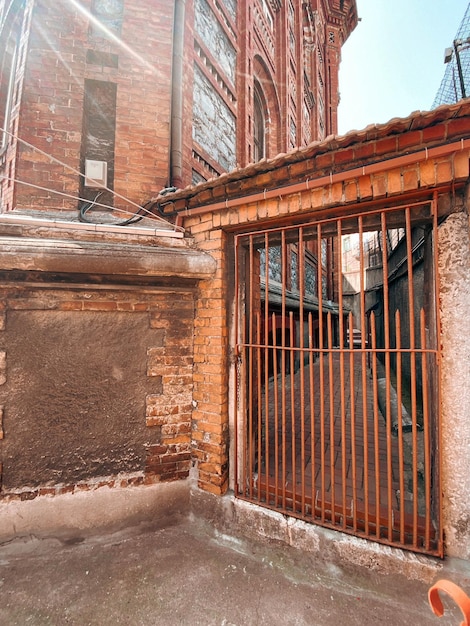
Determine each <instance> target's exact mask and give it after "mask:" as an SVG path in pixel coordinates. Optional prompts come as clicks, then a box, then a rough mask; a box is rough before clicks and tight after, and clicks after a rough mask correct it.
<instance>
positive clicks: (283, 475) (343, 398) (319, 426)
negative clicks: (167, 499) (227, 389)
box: [235, 201, 442, 554]
mask: <svg viewBox="0 0 470 626" xmlns="http://www.w3.org/2000/svg"><path fill="white" fill-rule="evenodd" d="M418 204H419V206H423V205H429V201H426V202H423V203H418ZM410 207H411V205H409V206H407V207H405V208H404V209H401V213H400V215H401V224H403V223H404V226H405V228H404V230H405V234H406V248H407V249H406V254H407V260H406V261H405V263H406V267H407V271H406V272H405V273H404V275H406V278H407V280H408V285H409V286H408V297H407V305H408V310H409V325H410V344H409V345H402V344H403V340H402V330H401V328H402V318H401V315H400V312H399V311H398V310H397V311H395V315H394V326H395V328H394V330H393V332H392V311H391V310H390V306H391V302H392V300H391V297H390V296H389V267H388V254H387V250H386V248H385V247H384V248H383V251H382V266H383V267H382V275H383V321H384V329H383V330H384V337H383V344H378V342H377V336H378V335H377V324H376V317H375V313H374V312H373V311H370V310H366V306H367V304H368V301H367V300H366V291H367V285H366V283H365V270H366V262H365V243H366V239H365V233H366V228H368V229H370V226H371V223H370V222H368V221H367V222H365V220H367V215H368V214H367V213H361V214H359V215H356V216H352V217H349V216H348V217H347V218H341V219H336V220H333V219H331V220H329V221H330V223H331V222H335V227H336V232H335V234H334V236H335V237H336V248H334V247H333V248H332V249H333V251H334V264H335V265H336V267H337V268H341V267H342V256H341V239H342V236H343V234H344V229H343V219H347V220H348V227H347V228H348V231H347V232H348V233H350V232H351V230H350V229H351V223H352V219H355V220H356V225H357V231H358V233H357V234H358V238H359V263H358V265H359V283H360V285H359V294H358V302H359V304H358V309H359V311H358V321H359V324H358V326H359V327H360V346H359V347H358V346H357V345H356V346H355V345H354V330H355V323H354V319H355V318H354V315H353V313H352V312H348V313H347V318H346V317H345V316H346V313H345V311H344V300H343V298H344V296H343V284H342V277H341V276H337V277H335V278H334V279H333V282H334V285H333V289H334V292H335V294H336V300H337V302H336V305H335V306H336V310H335V314H334V315H335V317H333V314H332V310H331V302H329V301H327V300H328V298H330V297H331V295H330V293H329V291H325V292H323V281H324V279H325V268H324V267H323V263H322V243H323V246H324V245H325V244H324V242H327V245H328V246H329V245H330V244H329V243H328V241H329V240H328V238H330V237H332V236H333V235H332V232H333V231H331V229H329V230H324V224H325V223H326V220H323V221H322V220H319V221H317V222H316V223H313V224H312V223H310V224H309V225H308V226H305V227H304V226H301V227H299V226H297V231H295V230H294V229H295V227H292V226H286V227H283V228H280V229H278V233H280V236H276V237H275V238H274V239H273V240H271V238H270V232H271V231H269V230H266V231H264V233H260V232H256V233H252V234H250V236H249V237H247V238H246V239H245V240H243V239H241V238H239V236H236V238H235V242H236V259H237V264H236V295H237V298H238V301H239V302H240V303H241V304H242V306H241V307H236V312H235V325H236V333H237V337H238V338H239V339H238V341H237V348H236V353H235V354H236V355H237V358H239V357H242V358H241V361H239V362H238V367H237V368H236V371H235V379H236V384H237V387H238V386H239V387H240V390H241V394H240V395H239V394H238V393H237V398H236V412H235V420H236V422H235V423H236V428H235V433H236V436H237V439H238V443H237V451H238V452H237V454H236V464H237V465H236V467H239V466H241V473H240V475H241V485H240V486H239V488H238V489H237V491H238V492H239V494H241V497H244V498H246V499H248V500H249V501H254V502H258V503H260V504H266V505H268V506H270V507H274V508H275V509H276V510H278V511H282V512H286V513H287V514H291V515H293V516H296V517H300V518H301V519H311V520H318V521H319V522H320V523H322V524H323V525H325V526H327V527H333V528H340V529H342V530H344V531H345V532H353V533H354V534H357V535H358V536H364V537H369V538H373V539H375V540H378V541H380V542H382V543H387V544H389V545H399V546H403V547H405V548H411V549H414V550H415V551H417V552H420V551H422V552H426V553H433V554H436V552H440V550H441V549H442V529H441V527H440V524H439V519H440V517H439V515H438V516H437V521H438V531H437V534H436V533H435V532H434V529H433V525H432V524H433V521H434V518H433V517H432V512H434V511H435V507H436V504H435V502H436V503H437V506H438V507H439V512H440V507H441V506H442V504H441V501H440V499H439V498H438V499H437V500H434V496H435V491H437V492H438V491H439V490H438V489H436V490H434V488H433V487H432V485H433V482H434V481H435V480H436V478H435V476H434V473H433V467H434V465H433V463H431V458H432V457H431V454H432V453H435V454H436V455H437V456H438V461H439V462H440V458H439V455H438V450H437V452H434V451H435V450H436V448H435V447H434V446H435V440H436V438H438V437H439V435H440V431H439V421H438V420H439V415H438V413H437V415H436V414H435V412H434V406H432V407H431V405H430V402H429V397H428V393H430V392H429V391H428V389H429V385H430V383H429V380H430V368H431V374H433V373H434V367H436V368H437V370H438V368H439V364H440V353H439V346H438V345H436V346H433V345H428V344H427V335H426V334H425V329H426V323H429V322H428V321H427V320H426V315H425V312H424V310H422V311H420V313H419V323H418V322H415V316H414V313H413V306H412V305H413V303H414V290H413V280H414V275H413V274H414V260H413V256H412V255H413V252H414V250H413V245H412V237H411V236H412V233H413V228H414V224H415V221H413V220H414V218H413V216H412V213H411V208H410ZM431 210H432V212H433V213H432V218H433V236H434V241H433V243H434V251H433V252H434V270H436V263H437V256H436V254H437V253H436V241H437V205H436V203H435V202H434V203H433V205H432V207H431ZM398 213H399V211H395V215H397V216H398ZM375 214H376V215H378V216H380V232H381V235H382V240H383V241H384V242H386V239H387V235H388V234H389V231H391V230H393V229H394V228H397V224H398V223H399V222H398V220H397V219H395V216H392V210H391V209H387V210H382V211H376V212H375ZM389 215H390V224H389V222H388V219H387V218H388V216H389ZM403 215H404V218H403ZM421 217H422V216H421V214H420V219H421ZM374 219H375V218H374ZM425 219H428V218H427V216H426V217H425ZM304 228H305V229H308V234H307V235H305V233H304ZM312 228H313V229H314V230H313V231H312ZM400 228H401V226H400ZM295 233H296V236H297V239H295V238H294V237H293V235H294V234H295ZM313 233H315V234H316V237H315V239H314V240H313V241H311V237H312V234H313ZM260 235H262V240H260ZM245 236H246V235H245ZM240 237H241V236H240ZM244 241H246V242H247V245H246V246H245V245H244ZM260 241H261V244H260ZM307 241H308V244H306V242H307ZM272 246H275V247H276V250H280V257H281V259H280V263H281V272H280V278H279V279H278V278H275V279H274V278H273V280H271V277H270V267H269V263H270V250H272ZM307 247H308V249H309V254H310V255H313V258H314V261H313V266H312V267H314V268H315V269H314V272H315V274H316V286H317V305H315V309H314V312H312V309H311V308H310V307H312V300H311V296H309V298H310V299H309V300H306V298H307V294H306V291H305V290H306V249H307ZM260 248H261V249H262V248H264V257H265V265H264V272H265V273H264V303H263V301H262V289H263V284H262V280H261V276H260V275H259V274H260V272H259V269H260V258H259V250H260ZM244 250H245V251H247V253H246V256H245V259H246V261H245V262H243V254H244V252H243V251H244ZM330 250H331V248H328V254H330ZM315 251H316V260H315ZM295 254H296V255H297V256H294V255H295ZM309 262H310V263H312V260H310V261H309ZM291 268H294V269H295V270H296V276H295V282H292V283H291V281H294V275H293V274H291V271H292V270H291ZM278 269H279V268H278ZM275 280H280V283H275ZM436 280H437V276H436ZM329 281H330V279H329V278H328V290H329V288H330V286H329V285H330V282H329ZM436 284H437V283H435V285H436ZM273 285H274V291H272V289H273ZM276 289H277V290H278V291H276ZM436 291H437V289H436ZM294 292H295V293H297V296H296V297H297V305H295V308H294V309H293V308H292V307H293V305H292V302H293V295H292V294H293V293H294ZM243 293H245V294H246V296H244V295H243ZM276 293H277V294H279V295H280V297H279V299H278V300H276V301H275V304H274V308H275V310H277V313H275V312H272V311H271V310H270V309H271V306H273V305H272V304H271V302H272V301H271V297H274V296H272V294H276ZM307 302H308V304H307ZM435 304H436V313H435V315H436V318H437V319H438V313H439V311H438V308H437V301H436V299H435ZM278 305H279V306H278ZM263 306H264V310H262V309H261V307H263ZM307 306H308V307H309V309H310V310H307V308H306V307H307ZM346 308H347V307H346ZM416 315H418V314H416ZM432 321H434V320H432ZM416 324H419V325H418V331H416ZM346 329H347V330H346ZM276 330H277V331H278V332H277V333H276ZM307 333H308V342H307V341H306V335H307ZM276 335H277V336H276ZM347 335H348V336H349V342H348V343H347V344H345V337H346V336H347ZM416 337H417V338H418V342H419V343H418V345H416ZM316 338H318V341H317V339H316ZM367 338H368V339H367ZM270 344H271V345H270ZM404 355H407V356H406V358H407V359H409V361H410V363H411V370H412V371H411V388H412V393H411V405H412V406H411V413H412V424H413V430H412V459H411V461H412V470H411V476H412V482H413V487H412V493H413V502H412V503H410V505H411V507H410V509H407V508H406V507H407V501H406V498H405V496H406V490H407V489H406V486H407V485H406V482H405V479H406V476H405V464H406V462H407V459H406V458H405V448H404V437H403V434H404V433H403V426H402V417H403V415H402V401H403V400H402V397H403V384H404V383H403V358H404ZM379 357H380V358H381V359H382V358H383V359H384V364H385V381H386V385H385V409H384V410H383V412H384V418H385V420H384V422H385V425H384V427H383V426H381V425H379V422H380V409H379V400H378V390H377V371H378V370H377V367H378V361H377V359H378V358H379ZM392 364H393V373H392ZM419 364H421V380H420V383H421V384H422V390H423V392H422V405H423V406H422V413H423V435H422V437H423V448H424V464H423V467H424V473H423V476H424V490H425V495H424V505H423V501H422V500H419V498H418V496H419V495H420V493H421V492H419V493H418V456H417V453H418V420H417V401H418V399H417V383H418V381H417V371H418V369H417V368H418V365H419ZM368 367H370V369H371V373H372V376H371V378H370V380H369V372H368ZM271 371H272V379H271V377H270V373H271ZM437 379H438V380H439V377H437ZM392 384H393V385H394V386H396V390H393V391H394V393H395V392H396V396H397V407H396V409H395V408H393V420H395V417H397V424H396V425H395V422H394V421H393V424H394V428H395V431H393V428H392V397H391V390H392ZM279 387H280V388H279ZM370 389H371V390H372V391H370ZM289 394H290V395H289ZM356 394H358V395H357V397H356ZM263 400H264V401H263ZM307 401H308V402H309V405H310V407H309V411H308V412H307V410H306V402H307ZM420 408H421V406H420ZM432 419H436V420H437V424H438V427H437V428H438V430H437V435H436V434H434V431H433V430H432V429H431V421H432ZM243 426H245V428H246V435H245V437H243V436H241V432H242V431H241V429H242V428H243ZM392 432H394V433H395V435H396V437H397V438H396V439H393V440H392ZM392 443H393V445H392ZM383 445H384V446H385V448H386V450H384V447H383ZM420 445H421V440H420ZM328 446H329V448H328ZM395 450H397V452H394V451H395ZM360 472H362V473H363V475H362V476H361V475H360ZM235 476H237V477H238V471H237V470H236V473H235ZM361 479H363V484H361ZM437 479H438V476H437ZM237 481H240V479H239V478H237ZM238 484H239V482H237V485H238ZM434 484H435V483H434ZM395 490H396V491H397V492H398V493H396V494H395ZM411 508H412V509H413V510H412V514H411V515H410V514H409V511H411ZM423 511H424V512H423ZM423 519H424V521H423ZM437 543H438V547H437V548H436V545H437Z"/></svg>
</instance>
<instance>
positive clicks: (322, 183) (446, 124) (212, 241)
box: [173, 104, 470, 493]
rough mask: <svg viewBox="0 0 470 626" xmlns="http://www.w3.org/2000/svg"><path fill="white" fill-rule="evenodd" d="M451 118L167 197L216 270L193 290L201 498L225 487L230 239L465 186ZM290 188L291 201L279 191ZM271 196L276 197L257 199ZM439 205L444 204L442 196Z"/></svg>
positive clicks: (331, 146) (469, 111)
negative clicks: (363, 204) (204, 492)
mask: <svg viewBox="0 0 470 626" xmlns="http://www.w3.org/2000/svg"><path fill="white" fill-rule="evenodd" d="M456 110H458V111H459V113H460V115H461V116H462V117H453V116H451V115H449V116H448V117H446V119H445V120H444V121H442V122H441V123H433V124H429V119H428V118H423V120H421V119H420V118H417V119H416V120H414V121H413V126H414V127H416V128H415V130H412V131H411V132H408V129H409V127H410V121H409V120H403V121H398V122H396V124H395V125H391V127H390V129H389V128H388V127H387V130H386V131H385V130H382V131H381V129H380V128H377V127H371V128H369V129H366V130H365V131H363V132H362V133H359V134H355V135H353V136H345V137H343V138H338V140H336V139H335V138H331V139H330V141H329V142H328V143H323V144H313V145H312V146H311V147H309V148H307V149H305V150H302V151H296V152H292V153H289V154H288V155H280V156H279V157H278V158H277V159H273V160H272V161H268V162H267V163H261V164H257V165H254V166H250V167H248V168H245V169H244V170H240V171H239V172H234V173H233V174H231V175H227V176H222V177H220V178H219V179H217V180H216V181H212V182H210V183H208V184H206V185H204V184H203V185H199V186H198V187H196V188H194V189H193V190H186V191H183V192H181V193H179V194H178V193H177V194H174V196H173V199H174V206H176V208H177V209H180V210H181V215H180V222H181V223H182V224H183V225H184V227H185V228H186V229H188V231H189V232H190V233H191V234H192V235H193V237H194V241H195V243H196V245H197V246H198V247H199V248H200V249H202V250H205V251H207V252H209V253H210V254H211V255H212V256H213V257H214V259H215V260H216V261H217V272H216V274H215V276H214V278H213V279H211V280H205V281H203V282H201V283H200V297H199V299H198V302H197V309H196V320H195V337H194V346H195V354H194V378H193V380H194V399H195V401H197V408H196V409H195V410H194V412H193V433H192V439H193V446H194V455H195V459H196V460H197V461H198V469H199V486H200V487H201V488H203V489H205V490H208V491H211V492H214V493H223V492H224V491H225V490H226V489H227V486H228V463H227V459H228V456H227V453H228V432H229V412H230V410H229V406H228V402H229V374H228V372H229V369H230V363H229V361H230V359H229V357H230V352H229V350H230V342H229V332H230V329H231V328H232V325H231V323H229V319H230V315H231V302H232V298H233V293H232V291H233V288H234V284H235V282H234V276H233V263H232V262H231V246H232V245H233V244H232V243H231V242H232V240H231V236H230V233H231V232H240V231H242V232H243V231H247V230H248V231H249V230H253V229H254V230H256V229H258V228H260V226H261V225H264V226H267V225H269V224H272V225H273V226H274V225H276V224H279V221H280V220H283V219H284V220H286V219H296V220H298V219H299V217H301V218H302V219H304V220H308V219H309V216H314V215H316V214H318V213H319V212H322V214H323V215H325V212H327V211H329V210H331V211H332V213H331V214H332V215H334V216H335V217H338V216H339V215H340V214H341V213H343V214H344V215H347V212H348V206H355V207H357V205H358V204H359V203H361V202H369V201H376V202H383V201H384V200H387V199H390V198H397V199H398V198H400V201H402V199H403V197H412V196H413V194H414V193H417V192H422V191H426V190H427V191H428V193H432V190H433V189H439V190H444V189H447V190H449V189H452V188H453V185H455V184H456V183H458V182H459V183H460V184H462V183H463V182H465V181H466V180H467V179H468V177H469V159H470V145H468V143H462V142H464V139H462V137H466V136H468V133H469V132H470V106H469V105H468V104H467V105H459V106H458V107H456ZM432 115H435V116H439V113H438V114H432ZM420 124H421V127H420ZM427 124H429V125H427ZM446 144H447V147H445V148H444V149H443V150H441V148H440V146H442V145H444V146H446ZM448 144H452V148H449V147H448ZM433 148H435V151H434V152H433ZM295 183H299V185H301V187H302V189H301V190H300V191H299V190H296V191H295V193H289V192H288V191H287V192H285V193H284V192H283V191H282V186H284V185H289V184H291V185H292V184H295ZM273 189H275V190H279V193H275V192H274V193H273V194H272V196H273V197H266V192H269V191H270V190H273ZM250 194H253V196H254V197H253V198H252V199H251V198H249V196H250ZM247 196H248V198H247ZM237 198H238V200H237ZM442 200H443V202H444V203H445V202H447V200H446V199H445V194H443V196H442ZM228 202H230V203H231V204H230V205H229V204H228ZM204 205H209V206H207V207H204Z"/></svg>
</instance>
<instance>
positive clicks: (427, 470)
mask: <svg viewBox="0 0 470 626" xmlns="http://www.w3.org/2000/svg"><path fill="white" fill-rule="evenodd" d="M420 326H421V350H422V352H421V355H422V363H421V376H422V378H421V380H422V383H421V384H422V389H423V436H424V442H423V444H424V472H423V473H424V503H425V510H426V519H425V525H426V527H425V533H424V547H425V549H426V550H429V548H430V543H431V539H430V530H431V519H430V511H431V459H430V452H431V447H430V446H431V441H430V436H429V404H428V394H427V384H428V364H427V353H426V318H425V313H424V309H421V312H420Z"/></svg>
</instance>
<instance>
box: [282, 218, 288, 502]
mask: <svg viewBox="0 0 470 626" xmlns="http://www.w3.org/2000/svg"><path fill="white" fill-rule="evenodd" d="M281 272H282V274H281V275H282V286H281V292H282V293H281V301H282V304H281V310H282V315H281V331H282V336H281V409H282V508H283V509H285V508H286V487H287V484H286V483H287V449H286V448H287V438H286V427H287V423H286V422H287V416H286V408H287V399H286V283H287V250H286V231H285V230H282V232H281Z"/></svg>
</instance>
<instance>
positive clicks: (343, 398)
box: [336, 220, 347, 529]
mask: <svg viewBox="0 0 470 626" xmlns="http://www.w3.org/2000/svg"><path fill="white" fill-rule="evenodd" d="M342 231H343V229H342V222H341V220H338V222H337V244H336V250H337V261H336V267H337V270H336V271H337V274H338V315H339V319H338V329H339V384H340V394H341V487H342V490H341V499H342V505H343V529H345V528H346V525H347V524H346V523H347V502H346V497H347V496H346V487H347V484H346V483H347V454H346V445H347V442H346V381H345V373H344V319H343V263H342V255H341V252H342Z"/></svg>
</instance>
